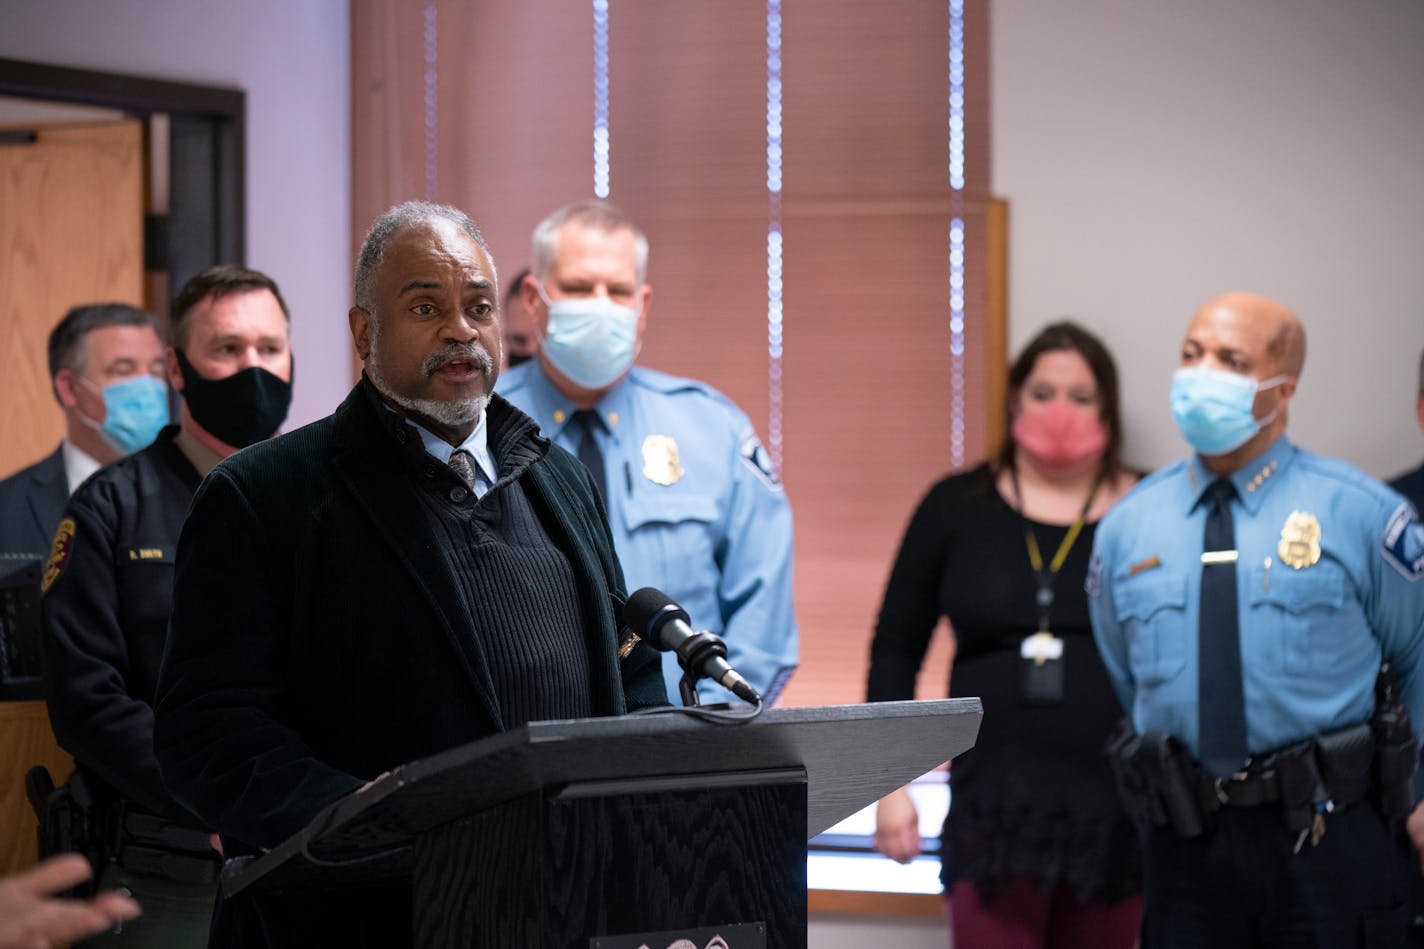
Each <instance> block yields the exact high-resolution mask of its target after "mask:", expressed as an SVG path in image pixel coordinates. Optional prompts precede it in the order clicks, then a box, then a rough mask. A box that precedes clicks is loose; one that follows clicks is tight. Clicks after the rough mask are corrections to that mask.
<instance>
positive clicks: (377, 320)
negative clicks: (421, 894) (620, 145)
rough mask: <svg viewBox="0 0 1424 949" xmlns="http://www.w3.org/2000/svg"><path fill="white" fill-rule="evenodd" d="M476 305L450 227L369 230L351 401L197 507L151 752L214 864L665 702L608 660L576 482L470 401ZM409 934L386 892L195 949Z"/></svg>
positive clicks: (485, 260) (271, 911)
mask: <svg viewBox="0 0 1424 949" xmlns="http://www.w3.org/2000/svg"><path fill="white" fill-rule="evenodd" d="M498 300H499V288H498V286H497V281H496V275H495V268H494V263H493V261H492V260H491V259H490V255H489V251H488V249H487V248H486V246H485V243H484V239H483V238H482V237H481V236H480V233H479V231H478V229H477V228H476V227H475V224H474V223H473V222H472V221H471V220H470V219H469V218H468V217H467V216H466V215H465V214H463V213H462V212H460V211H458V210H456V209H454V208H450V207H445V206H441V205H433V204H425V203H417V202H412V203H409V204H403V205H400V206H398V207H395V208H392V209H391V210H390V211H387V212H386V213H385V214H383V215H382V216H381V217H380V218H378V219H377V220H376V222H375V224H374V225H373V226H372V228H371V230H370V233H369V234H367V236H366V239H365V242H364V243H363V245H362V247H361V251H360V254H359V257H358V259H357V266H356V278H355V302H356V305H355V306H354V307H352V308H351V310H350V313H349V323H350V327H351V335H352V339H353V341H354V343H355V348H356V352H357V354H358V355H359V356H360V358H361V360H362V361H363V363H364V364H365V372H364V373H363V375H362V378H361V381H360V382H359V383H358V384H357V385H356V387H355V388H354V389H353V390H352V392H351V394H350V395H349V396H347V398H346V400H345V401H344V402H343V403H342V404H341V406H340V407H338V408H337V410H336V412H335V413H334V414H333V415H331V416H329V417H328V418H325V419H322V420H320V421H318V422H315V423H313V424H311V425H308V426H306V427H304V428H301V429H298V430H296V431H294V432H291V433H290V434H288V435H285V436H283V437H281V438H278V439H276V440H274V441H272V442H270V443H266V444H262V445H257V446H253V447H252V448H249V449H247V450H245V451H243V452H241V453H239V454H238V455H236V456H234V457H233V458H231V459H229V460H227V461H225V462H224V463H223V464H221V465H219V466H218V468H217V469H215V470H214V471H213V473H212V474H211V475H209V477H208V478H207V480H206V481H205V482H204V483H203V486H202V487H201V488H200V489H199V491H198V495H197V497H196V499H195V500H194V503H193V509H192V512H191V514H190V515H189V519H188V522H187V524H186V526H185V527H184V530H183V536H182V539H181V540H180V541H179V545H178V557H177V559H178V565H177V577H176V583H175V590H174V604H173V619H172V626H171V632H170V635H169V640H168V649H167V653H166V655H165V658H164V666H163V672H162V674H161V676H160V680H159V684H158V702H157V730H156V736H155V737H156V746H157V752H158V758H159V761H160V764H161V766H162V769H163V776H164V780H165V781H166V782H167V784H168V786H169V788H170V789H171V790H172V791H173V793H174V795H175V797H177V798H178V800H180V801H181V802H183V803H184V804H185V805H186V806H187V807H189V808H190V809H191V810H192V811H193V812H194V813H195V814H198V815H199V816H201V817H202V818H203V819H204V820H205V821H206V822H207V823H209V824H211V825H212V826H214V827H216V828H217V829H218V831H219V832H220V833H221V835H222V838H223V843H224V846H225V848H226V853H227V854H228V855H229V856H234V855H239V854H252V853H256V852H258V851H260V850H261V849H263V848H270V847H272V846H274V845H276V844H278V843H279V842H281V841H282V840H284V839H285V838H287V837H289V836H290V835H292V834H294V833H296V832H297V831H299V830H301V829H302V828H303V827H305V826H306V825H307V824H308V823H309V822H310V821H311V820H312V818H313V817H315V816H316V814H317V813H318V812H319V811H321V810H322V808H324V807H326V806H327V805H329V804H331V803H332V802H333V801H335V800H336V799H338V798H340V797H343V796H344V795H347V794H350V793H351V792H353V791H355V790H357V789H358V788H360V787H361V786H362V785H363V784H365V783H366V782H368V781H370V780H372V779H374V778H376V777H377V776H378V775H380V774H381V773H382V772H385V771H387V770H389V769H392V768H395V767H397V766H399V765H401V764H402V763H404V762H407V761H410V760H412V759H416V758H421V757H426V756H429V755H432V754H435V753H436V752H440V751H444V750H446V749H449V748H452V747H456V746H459V745H462V744H465V743H467V742H471V741H474V740H476V739H478V738H481V737H484V736H488V735H491V734H494V733H496V732H501V731H505V730H507V729H509V728H514V727H517V726H519V725H522V724H525V723H527V722H530V721H534V720H545V719H560V718H580V717H586V716H596V715H619V714H622V713H625V712H628V711H630V710H633V709H636V708H640V707H645V706H650V705H657V704H663V703H665V702H666V695H665V692H664V688H663V682H662V674H661V662H660V657H659V656H658V655H657V653H655V652H654V651H653V650H652V649H651V648H649V647H648V646H647V645H646V644H642V643H637V644H634V645H633V646H632V648H631V649H628V648H626V645H627V644H626V643H625V644H624V645H625V650H624V652H625V653H626V655H623V656H621V657H620V650H619V646H620V643H619V638H618V634H619V621H618V615H619V610H620V609H621V606H622V604H623V601H624V599H625V597H626V594H625V592H624V587H623V577H622V573H621V570H620V568H619V565H618V560H617V558H616V556H615V555H614V551H613V543H612V540H611V537H610V535H609V530H608V525H607V522H606V520H605V518H604V515H603V513H602V510H601V508H600V507H599V506H598V504H597V502H596V501H595V500H594V493H593V491H594V489H593V485H592V482H591V481H590V478H589V475H588V473H587V471H586V470H585V469H584V468H583V466H582V465H581V464H580V463H579V461H578V460H577V459H576V458H574V457H573V456H572V455H570V454H569V453H567V452H566V451H564V450H562V449H560V448H558V447H556V446H553V445H551V444H550V443H549V441H548V440H547V439H545V438H544V437H543V436H541V435H540V434H539V432H538V429H537V427H536V426H535V424H534V422H533V421H532V420H531V419H530V418H529V417H528V416H526V415H524V414H523V413H521V412H520V411H518V410H517V409H514V408H513V407H511V406H510V405H509V404H508V403H507V402H505V401H504V400H503V399H502V398H501V397H500V396H498V395H492V394H491V393H492V390H493V388H494V383H495V379H496V377H497V376H498V373H499V365H500V357H501V344H500V330H499V321H498V319H497V316H498V314H497V312H496V311H497V308H498ZM410 913H411V909H410V900H409V895H408V892H407V891H406V888H403V887H392V886H389V885H380V886H375V885H373V886H366V887H361V888H343V889H339V890H335V891H330V890H323V891H321V892H310V891H308V892H303V893H282V894H277V895H270V894H269V895H265V896H255V897H252V898H247V896H246V894H239V895H238V897H237V898H235V899H234V900H233V901H232V902H231V903H227V904H224V903H220V904H219V908H218V913H217V918H216V920H215V924H214V930H213V943H212V944H213V945H215V946H229V945H231V946H262V945H288V944H304V945H342V946H381V947H386V946H399V945H403V944H408V943H409V940H410V932H411V920H410Z"/></svg>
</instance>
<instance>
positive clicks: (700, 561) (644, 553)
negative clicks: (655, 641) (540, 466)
mask: <svg viewBox="0 0 1424 949" xmlns="http://www.w3.org/2000/svg"><path fill="white" fill-rule="evenodd" d="M496 388H497V391H498V392H499V394H500V395H502V396H504V397H505V398H506V399H508V400H509V401H510V402H512V403H513V404H514V405H515V406H517V407H518V408H520V409H522V410H523V411H524V412H526V413H528V414H529V415H531V416H533V418H534V420H535V421H536V422H538V423H539V428H540V429H542V431H543V433H544V435H545V436H547V437H548V438H550V439H552V440H553V441H555V442H557V443H558V444H559V445H561V446H562V447H564V448H566V449H568V450H569V451H570V452H573V453H574V454H575V455H577V454H578V445H579V441H580V440H581V439H582V437H583V428H582V426H581V425H579V424H577V423H573V424H571V422H572V420H573V414H574V412H575V410H576V409H575V407H574V405H573V403H571V402H570V401H569V400H568V399H566V398H565V397H564V396H563V395H562V394H560V392H559V390H558V389H556V388H555V387H554V385H553V383H552V382H550V381H549V379H548V377H547V376H545V375H544V373H543V371H542V369H541V368H540V365H539V362H538V360H530V361H529V362H527V363H524V364H522V365H519V366H516V367H515V368H513V369H511V370H509V371H508V372H506V373H505V374H504V375H502V376H501V377H500V380H499V384H498V386H497V387H496ZM596 411H597V412H598V415H599V418H600V419H601V420H602V423H603V424H602V426H601V430H600V431H597V432H595V436H594V437H595V438H596V439H597V441H598V445H599V448H600V450H601V451H602V452H603V461H604V468H605V471H604V476H605V479H606V483H607V486H608V499H607V508H608V521H609V526H610V527H611V528H612V531H613V543H614V546H615V547H616V548H617V551H618V559H619V561H620V562H621V563H622V565H623V574H624V578H625V579H626V581H627V585H628V590H629V591H630V592H631V591H633V590H637V589H639V588H641V587H656V588H657V589H659V590H662V591H663V592H664V593H666V594H667V595H668V596H670V597H672V598H673V599H674V600H676V601H677V602H678V603H679V604H680V605H681V606H682V608H683V609H685V610H687V612H688V615H689V616H691V617H692V627H693V628H694V629H706V630H710V631H711V632H714V633H716V634H718V635H719V636H721V637H723V638H724V639H725V640H726V641H727V661H728V662H729V663H731V665H732V667H733V668H734V669H736V670H737V671H738V672H740V673H741V674H742V675H743V676H745V677H746V679H747V681H748V682H750V683H751V684H752V685H753V686H754V687H755V688H756V689H757V691H759V692H760V693H761V694H762V696H763V697H764V698H766V699H767V700H768V701H770V700H772V699H774V698H775V696H776V694H777V693H778V692H780V690H781V687H782V686H783V685H784V684H785V682H786V679H787V678H788V677H789V676H790V674H791V673H792V671H794V670H795V668H796V662H797V656H798V652H797V648H798V647H797V632H796V617H795V614H794V612H793V609H792V605H791V505H790V504H789V503H788V502H787V500H786V492H785V491H784V490H783V489H782V487H781V484H780V482H779V481H778V480H777V479H776V476H775V474H774V472H773V470H772V467H771V463H770V461H769V459H768V457H767V454H766V451H765V449H763V448H762V446H761V442H759V441H758V440H757V437H756V432H755V430H754V429H753V428H752V424H751V421H750V420H749V419H748V418H747V416H746V415H745V414H744V413H743V412H742V411H741V410H740V409H738V408H737V407H736V406H735V405H733V404H732V402H731V401H730V400H729V399H727V397H726V396H724V395H722V394H721V393H719V392H717V391H716V390H715V389H713V388H711V387H710V386H708V385H705V384H704V383H701V382H697V381H696V380H693V379H681V378H678V377H676V376H669V375H666V374H664V373H661V372H655V371H653V370H651V369H642V368H634V369H633V370H632V371H631V372H630V373H629V374H628V376H627V377H626V378H624V380H623V381H622V382H621V383H619V384H618V385H617V386H616V387H615V388H614V389H613V390H612V391H610V392H609V393H608V394H607V395H605V396H604V397H603V400H602V401H601V402H599V404H598V406H597V407H596ZM663 675H664V678H665V679H666V681H667V688H668V696H669V697H670V698H671V699H672V700H673V701H674V702H676V701H677V695H678V682H679V681H680V680H681V678H682V670H681V668H680V667H679V666H678V664H677V658H676V656H674V655H673V654H671V653H669V654H666V655H665V656H664V657H663ZM698 691H699V694H700V695H701V697H702V699H703V701H705V702H722V701H732V700H733V699H732V696H731V693H729V692H727V691H726V690H725V689H723V688H722V687H721V686H720V685H713V684H711V683H708V682H705V681H704V682H703V683H702V684H701V685H700V686H699V690H698Z"/></svg>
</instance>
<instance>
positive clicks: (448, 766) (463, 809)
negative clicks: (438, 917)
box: [223, 698, 983, 893]
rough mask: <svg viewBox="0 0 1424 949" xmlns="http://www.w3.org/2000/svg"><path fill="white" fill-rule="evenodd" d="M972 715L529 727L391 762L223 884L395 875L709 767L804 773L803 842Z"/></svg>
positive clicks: (775, 715)
mask: <svg viewBox="0 0 1424 949" xmlns="http://www.w3.org/2000/svg"><path fill="white" fill-rule="evenodd" d="M982 715H983V710H982V706H981V705H980V702H979V700H978V699H973V698H969V699H938V700H929V701H916V702H878V703H872V704H863V705H834V706H816V707H808V708H782V709H769V710H767V711H765V712H763V713H762V714H761V715H759V716H758V717H756V718H755V719H751V720H749V721H747V722H745V723H742V724H712V723H708V722H704V721H700V720H697V719H694V718H690V717H687V716H684V715H680V714H675V713H673V714H657V715H628V716H623V717H621V718H594V719H578V720H573V721H555V722H532V723H530V724H528V725H525V726H522V727H520V728H517V729H514V730H512V731H508V732H505V733H502V734H499V735H494V736H491V737H489V738H485V739H482V740H480V741H477V742H473V743H471V744H468V745H463V746H461V747H459V748H453V749H451V750H449V751H446V752H442V753H441V754H438V755H434V756H432V757H429V758H423V759H420V760H418V761H412V762H410V763H408V764H405V765H402V766H401V767H399V768H396V769H395V770H394V771H392V772H391V773H390V774H388V775H385V776H384V777H381V778H379V779H378V780H376V781H374V782H372V783H371V784H370V785H368V786H366V787H365V788H363V789H361V790H360V791H357V792H356V793H354V794H351V795H348V796H347V797H344V798H342V799H340V800H338V801H336V802H334V803H333V804H332V805H331V806H329V807H328V808H326V810H324V811H322V813H321V814H319V815H318V816H317V817H316V819H315V820H313V821H312V822H311V824H309V825H308V826H307V827H306V828H305V829H304V830H303V831H302V832H300V833H298V834H296V835H294V836H293V837H291V838H289V839H288V840H286V841H284V842H283V843H282V844H280V845H278V846H277V847H275V848H273V849H272V850H271V851H269V852H268V853H266V854H264V855H262V856H261V857H257V858H253V859H251V860H248V861H244V862H243V864H242V865H241V866H236V867H231V868H230V869H229V871H228V873H227V874H226V878H225V880H224V884H223V885H224V889H225V890H226V891H227V892H228V893H236V892H239V891H241V890H242V889H244V888H245V887H246V886H248V885H250V884H252V883H254V882H256V881H257V880H259V879H262V878H264V877H269V876H272V875H274V874H275V875H278V876H285V875H286V873H288V872H291V871H294V870H304V871H306V872H310V870H311V869H313V868H315V867H322V866H323V865H327V864H329V865H331V866H330V868H331V869H336V868H337V867H348V868H350V867H364V868H366V869H365V871H364V872H365V873H366V874H369V875H377V876H383V875H386V874H388V873H392V872H401V870H400V864H401V858H400V857H399V856H398V855H399V854H400V852H401V851H402V850H404V849H405V848H407V847H408V845H409V844H410V842H411V841H412V840H413V839H414V838H415V837H417V836H418V835H420V834H422V833H424V832H426V831H428V830H431V829H433V828H435V827H439V826H440V825H442V824H446V823H449V822H451V821H454V820H458V819H460V818H462V817H465V816H468V815H471V814H475V813H478V812H480V811H483V810H486V809H488V808H490V807H495V806H498V805H500V804H503V803H505V802H507V801H510V800H514V799H515V798H519V797H522V796H524V795H527V794H531V793H534V792H537V791H540V790H558V789H561V788H564V787H566V786H568V785H571V784H577V783H581V782H618V785H617V786H618V787H619V789H620V790H622V791H624V792H626V793H634V792H636V791H637V790H638V782H639V781H640V780H644V781H647V780H651V779H659V780H660V781H662V782H664V783H666V781H667V780H669V779H671V780H673V781H676V780H677V779H679V778H686V779H687V783H688V786H689V787H690V788H692V787H695V786H696V784H697V781H698V780H700V779H705V778H706V776H709V775H722V774H741V775H747V774H754V773H755V772H759V771H766V772H775V771H783V772H784V771H786V770H788V769H797V770H800V769H804V771H805V774H806V782H807V827H806V836H807V839H809V838H811V837H814V836H815V835H816V834H819V833H820V832H822V831H823V830H825V829H826V828H828V827H830V826H832V825H833V824H835V823H837V822H839V821H841V820H843V819H845V818H846V817H849V816H850V815H851V814H854V813H855V812H856V811H858V810H860V809H861V808H863V807H865V806H866V805H868V804H870V803H872V802H874V801H876V800H879V799H880V798H881V797H884V796H885V795H886V794H888V793H890V792H891V791H893V790H895V789H896V788H898V787H901V786H902V785H904V784H906V783H908V782H909V781H911V780H913V779H914V778H916V777H919V776H920V775H922V774H924V773H925V772H927V771H931V770H933V769H934V768H936V767H938V766H939V765H940V764H942V763H943V762H945V761H948V760H949V759H951V758H953V757H954V756H955V755H958V754H959V753H960V752H962V751H965V750H966V749H968V748H970V747H972V746H973V744H974V740H975V737H976V736H977V734H978V730H979V722H980V719H981V717H982ZM338 875H342V876H344V875H346V874H338ZM266 882H268V883H272V882H276V881H275V880H268V881H266Z"/></svg>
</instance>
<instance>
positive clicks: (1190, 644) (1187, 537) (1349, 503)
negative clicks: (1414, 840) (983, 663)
mask: <svg viewBox="0 0 1424 949" xmlns="http://www.w3.org/2000/svg"><path fill="white" fill-rule="evenodd" d="M1214 478H1215V476H1214V475H1212V474H1211V473H1210V472H1208V471H1207V470H1206V468H1205V467H1204V466H1203V465H1202V463H1201V459H1200V458H1199V457H1193V458H1191V459H1190V460H1188V461H1182V462H1178V463H1176V464H1175V465H1172V466H1170V467H1168V468H1165V469H1163V470H1161V471H1158V472H1156V473H1155V474H1153V475H1151V476H1150V477H1148V478H1146V479H1144V480H1143V481H1142V482H1141V483H1139V484H1138V485H1137V487H1136V488H1135V489H1133V491H1132V492H1131V493H1130V494H1129V495H1128V496H1127V497H1126V498H1124V499H1123V500H1122V501H1121V502H1119V503H1118V504H1117V505H1116V506H1115V507H1114V508H1113V509H1112V510H1111V511H1109V512H1108V515H1107V516H1106V517H1105V518H1103V521H1102V523H1101V524H1100V525H1099V527H1098V531H1097V537H1096V540H1095V543H1094V548H1093V561H1092V566H1091V567H1090V568H1089V571H1088V581H1087V591H1088V606H1089V610H1090V612H1091V615H1092V619H1093V632H1094V635H1095V636H1096V638H1097V642H1098V649H1099V651H1100V652H1101V653H1102V656H1103V662H1104V663H1105V664H1106V666H1107V670H1108V675H1109V676H1110V677H1111V679H1112V682H1113V686H1114V688H1115V689H1116V690H1117V694H1118V698H1119V699H1120V700H1121V701H1122V705H1123V708H1125V709H1127V710H1128V711H1129V713H1130V714H1131V716H1132V721H1133V724H1134V726H1135V727H1136V729H1137V731H1138V732H1139V733H1142V732H1146V731H1162V732H1169V733H1171V734H1173V735H1176V736H1177V737H1178V738H1180V739H1181V740H1182V742H1183V743H1184V744H1185V745H1186V747H1187V749H1188V750H1189V751H1190V752H1191V753H1192V755H1193V756H1196V755H1197V754H1198V744H1197V706H1198V702H1199V701H1203V700H1204V701H1211V700H1212V696H1211V695H1210V694H1208V695H1205V696H1199V695H1198V688H1197V612H1198V608H1199V606H1200V596H1201V572H1202V562H1201V557H1202V535H1203V531H1204V529H1205V525H1206V514H1207V511H1206V505H1205V504H1203V503H1200V501H1201V497H1202V494H1203V493H1204V492H1205V490H1206V487H1207V485H1209V484H1210V483H1211V482H1212V480H1214ZM1231 481H1232V482H1233V484H1234V485H1235V486H1236V490H1237V493H1238V495H1239V499H1238V500H1236V501H1233V502H1232V505H1231V512H1232V517H1233V521H1234V526H1235V535H1236V549H1237V551H1238V559H1237V561H1236V590H1237V610H1238V615H1239V618H1240V631H1241V669H1242V685H1243V691H1244V696H1245V703H1246V744H1247V748H1248V751H1249V753H1250V754H1252V755H1258V754H1262V753H1264V752H1267V751H1271V750H1273V749H1276V748H1280V747H1282V746H1284V745H1289V744H1291V743H1293V742H1296V741H1300V740H1303V739H1305V738H1309V737H1312V736H1315V735H1320V734H1323V733H1328V732H1331V731H1335V730H1338V729H1341V728H1345V727H1347V726H1350V725H1354V724H1356V723H1358V722H1362V721H1365V720H1366V719H1367V718H1369V717H1370V714H1371V712H1372V711H1373V709H1374V684H1375V678H1376V674H1377V673H1378V671H1379V667H1380V661H1381V659H1382V658H1385V659H1388V660H1389V661H1390V663H1391V664H1392V665H1393V667H1394V669H1395V672H1396V675H1397V681H1398V685H1399V692H1400V697H1401V699H1402V700H1403V701H1404V704H1405V705H1406V707H1407V708H1408V709H1409V713H1410V715H1411V716H1412V718H1413V721H1414V726H1415V731H1416V734H1417V733H1418V730H1419V728H1420V727H1421V725H1422V724H1424V580H1421V576H1422V575H1424V528H1421V526H1420V524H1419V520H1418V517H1417V515H1416V514H1415V512H1414V510H1413V508H1411V507H1410V506H1409V504H1408V503H1407V502H1406V501H1405V500H1404V499H1403V498H1402V497H1400V496H1399V495H1398V494H1396V493H1395V492H1394V491H1391V490H1390V489H1389V488H1387V487H1385V486H1384V485H1383V484H1381V483H1380V482H1378V481H1376V480H1374V479H1373V478H1371V477H1369V476H1368V475H1366V474H1364V473H1363V472H1361V471H1359V470H1357V469H1355V468H1354V467H1352V466H1350V465H1348V464H1345V463H1344V462H1341V461H1335V460H1333V459H1329V458H1322V457H1320V456H1319V455H1314V454H1311V453H1310V452H1307V451H1302V450H1301V449H1299V448H1296V447H1295V446H1294V445H1292V444H1291V443H1290V442H1289V441H1287V440H1286V439H1285V438H1284V437H1282V438H1280V439H1278V440H1277V441H1276V443H1275V444H1274V445H1272V446H1271V448H1270V449H1269V450H1268V451H1267V452H1266V453H1265V454H1264V455H1262V456H1261V457H1260V458H1258V459H1256V460H1255V461H1254V462H1252V463H1251V464H1250V465H1248V466H1247V467H1246V468H1244V469H1242V470H1241V471H1238V472H1236V473H1235V474H1233V475H1232V476H1231ZM1288 521H1289V522H1290V524H1289V525H1288V523H1287V522H1288ZM1312 525H1315V526H1318V548H1319V560H1318V561H1317V562H1315V563H1313V564H1310V565H1306V566H1301V567H1300V568H1299V569H1296V568H1295V567H1292V566H1291V562H1292V561H1294V562H1296V563H1302V562H1303V561H1304V560H1306V559H1309V557H1310V555H1311V545H1310V543H1309V542H1308V541H1309V538H1310V536H1311V535H1312V533H1313V532H1312V530H1311V527H1312ZM1283 540H1295V541H1297V544H1296V545H1295V546H1293V547H1286V549H1285V550H1282V546H1283Z"/></svg>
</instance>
